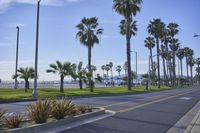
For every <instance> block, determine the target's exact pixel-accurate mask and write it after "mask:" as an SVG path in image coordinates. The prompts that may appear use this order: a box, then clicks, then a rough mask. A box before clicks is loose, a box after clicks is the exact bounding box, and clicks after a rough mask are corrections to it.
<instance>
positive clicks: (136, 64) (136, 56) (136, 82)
mask: <svg viewBox="0 0 200 133" xmlns="http://www.w3.org/2000/svg"><path fill="white" fill-rule="evenodd" d="M131 52H133V53H135V71H136V84H137V83H138V82H137V81H138V80H137V76H138V75H137V51H131Z"/></svg>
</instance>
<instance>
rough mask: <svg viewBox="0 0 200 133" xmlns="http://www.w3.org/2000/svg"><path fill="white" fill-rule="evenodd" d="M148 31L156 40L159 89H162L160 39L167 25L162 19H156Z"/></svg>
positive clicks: (151, 22)
mask: <svg viewBox="0 0 200 133" xmlns="http://www.w3.org/2000/svg"><path fill="white" fill-rule="evenodd" d="M147 30H148V32H149V34H150V35H152V36H154V37H155V39H156V47H157V64H158V69H157V70H158V88H160V61H159V56H160V51H159V50H160V48H159V39H161V38H163V34H164V31H165V24H164V23H163V22H162V21H161V19H154V20H153V21H150V24H149V25H148V27H147Z"/></svg>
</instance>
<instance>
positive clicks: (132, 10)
mask: <svg viewBox="0 0 200 133" xmlns="http://www.w3.org/2000/svg"><path fill="white" fill-rule="evenodd" d="M113 3H114V4H113V9H114V10H115V11H116V12H117V13H118V14H120V15H122V16H123V17H124V20H122V21H121V24H120V33H121V34H122V35H125V36H126V47H127V63H128V90H131V86H132V84H131V53H130V52H131V37H132V36H134V35H135V32H136V31H137V28H136V21H133V18H134V16H136V14H137V13H138V12H139V11H140V8H141V4H142V0H113Z"/></svg>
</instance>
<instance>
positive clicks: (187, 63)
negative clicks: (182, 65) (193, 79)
mask: <svg viewBox="0 0 200 133" xmlns="http://www.w3.org/2000/svg"><path fill="white" fill-rule="evenodd" d="M186 69H187V80H188V82H189V74H188V58H187V56H186Z"/></svg>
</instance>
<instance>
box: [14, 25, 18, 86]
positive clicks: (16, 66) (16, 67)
mask: <svg viewBox="0 0 200 133" xmlns="http://www.w3.org/2000/svg"><path fill="white" fill-rule="evenodd" d="M16 29H17V47H16V65H15V89H17V69H18V48H19V26H17V27H16Z"/></svg>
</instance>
